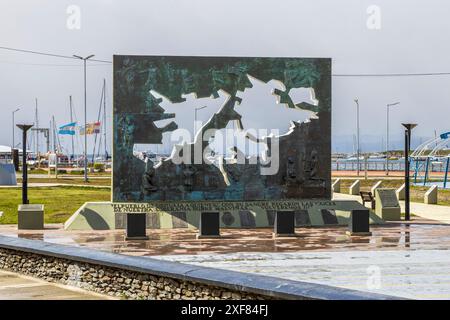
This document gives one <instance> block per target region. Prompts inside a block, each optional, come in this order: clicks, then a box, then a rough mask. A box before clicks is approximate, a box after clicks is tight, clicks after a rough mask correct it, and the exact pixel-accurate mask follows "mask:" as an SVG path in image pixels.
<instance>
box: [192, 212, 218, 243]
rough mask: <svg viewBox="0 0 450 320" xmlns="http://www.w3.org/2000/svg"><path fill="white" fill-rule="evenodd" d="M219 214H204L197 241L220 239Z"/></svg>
mask: <svg viewBox="0 0 450 320" xmlns="http://www.w3.org/2000/svg"><path fill="white" fill-rule="evenodd" d="M219 218H220V215H219V212H202V213H201V214H200V222H199V228H198V234H197V239H205V238H219V237H220V220H219Z"/></svg>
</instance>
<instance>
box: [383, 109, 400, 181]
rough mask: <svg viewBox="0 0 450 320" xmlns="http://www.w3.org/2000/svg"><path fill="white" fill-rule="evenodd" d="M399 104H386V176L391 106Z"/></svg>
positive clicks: (387, 172)
mask: <svg viewBox="0 0 450 320" xmlns="http://www.w3.org/2000/svg"><path fill="white" fill-rule="evenodd" d="M398 104H400V102H395V103H388V104H387V105H386V176H388V175H389V107H392V106H396V105H398Z"/></svg>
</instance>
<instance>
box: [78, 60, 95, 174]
mask: <svg viewBox="0 0 450 320" xmlns="http://www.w3.org/2000/svg"><path fill="white" fill-rule="evenodd" d="M73 56H74V57H75V58H78V59H81V60H83V66H84V182H87V181H88V175H87V162H88V158H87V94H86V93H87V90H86V61H87V60H88V59H90V58H92V57H94V55H93V54H91V55H89V56H87V57H85V58H83V57H80V56H77V55H73Z"/></svg>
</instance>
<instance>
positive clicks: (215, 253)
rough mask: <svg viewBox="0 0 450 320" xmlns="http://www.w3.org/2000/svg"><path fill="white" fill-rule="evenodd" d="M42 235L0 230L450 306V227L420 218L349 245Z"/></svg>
mask: <svg viewBox="0 0 450 320" xmlns="http://www.w3.org/2000/svg"><path fill="white" fill-rule="evenodd" d="M61 227H62V226H61V225H51V226H50V225H49V226H47V229H46V230H45V231H43V232H36V231H20V232H18V231H17V229H16V226H5V225H4V226H0V234H2V235H8V236H13V237H22V238H27V239H37V240H44V241H47V242H52V243H58V244H66V245H75V246H83V247H89V248H92V249H96V250H105V251H110V252H115V253H120V254H126V255H135V256H152V257H154V258H158V259H165V260H171V261H179V262H183V263H189V264H196V265H202V266H210V267H215V268H223V269H229V270H236V271H243V272H251V273H258V274H263V275H270V276H276V277H280V278H287V279H292V280H301V281H309V282H316V283H321V284H327V285H332V286H338V287H345V288H351V289H357V290H364V291H371V292H377V293H384V294H389V295H395V296H399V297H406V298H415V299H450V255H449V250H448V249H449V248H450V226H449V225H445V224H440V223H437V222H434V221H431V220H424V219H421V218H418V217H415V219H414V220H413V221H412V222H411V223H408V224H407V223H404V222H401V223H400V222H399V223H389V224H385V225H378V226H372V227H371V231H372V236H367V237H349V236H347V235H346V234H345V231H346V227H322V228H318V227H314V228H297V229H296V232H297V235H298V236H297V237H295V238H282V239H273V238H272V229H240V230H239V229H223V230H221V233H222V236H223V237H222V238H220V239H202V240H197V239H196V231H195V230H190V229H172V230H167V229H166V230H164V229H159V230H148V235H149V236H150V239H149V240H148V241H125V240H124V231H123V230H115V231H95V232H93V231H64V230H62V229H61Z"/></svg>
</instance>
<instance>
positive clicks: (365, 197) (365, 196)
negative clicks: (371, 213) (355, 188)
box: [359, 191, 375, 209]
mask: <svg viewBox="0 0 450 320" xmlns="http://www.w3.org/2000/svg"><path fill="white" fill-rule="evenodd" d="M359 195H360V196H361V200H362V203H363V206H365V205H366V202H370V204H371V207H372V209H375V198H374V197H373V195H372V192H368V191H360V192H359Z"/></svg>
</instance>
